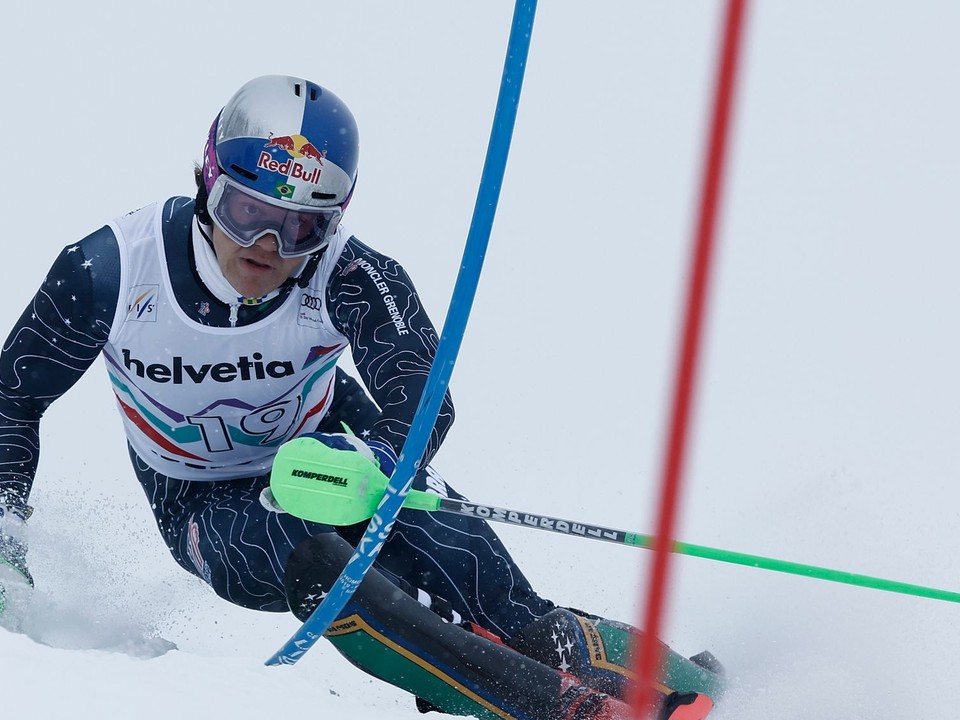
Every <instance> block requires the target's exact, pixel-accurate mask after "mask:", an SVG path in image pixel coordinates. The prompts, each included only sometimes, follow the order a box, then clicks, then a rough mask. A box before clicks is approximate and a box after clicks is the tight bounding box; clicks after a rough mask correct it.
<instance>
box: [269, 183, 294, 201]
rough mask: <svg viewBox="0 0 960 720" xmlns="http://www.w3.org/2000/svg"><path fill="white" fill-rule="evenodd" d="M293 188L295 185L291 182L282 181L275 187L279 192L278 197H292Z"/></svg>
mask: <svg viewBox="0 0 960 720" xmlns="http://www.w3.org/2000/svg"><path fill="white" fill-rule="evenodd" d="M293 190H294V187H293V185H291V184H290V183H280V184H279V185H277V186H276V187H275V188H274V189H273V191H274V192H275V193H276V194H277V197H282V198H292V197H293Z"/></svg>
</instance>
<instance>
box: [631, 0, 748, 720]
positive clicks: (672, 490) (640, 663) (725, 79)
mask: <svg viewBox="0 0 960 720" xmlns="http://www.w3.org/2000/svg"><path fill="white" fill-rule="evenodd" d="M746 4H747V1H746V0H728V2H727V11H726V20H725V26H724V30H723V41H722V44H721V47H720V57H719V62H718V67H717V75H716V85H715V88H714V92H715V94H714V107H713V119H712V123H711V127H710V140H709V147H708V150H707V154H706V156H705V165H704V171H703V186H702V189H701V197H700V208H699V212H700V216H699V221H698V224H697V231H696V240H695V245H694V248H693V256H692V269H691V273H690V277H689V285H688V292H687V306H686V317H685V320H684V327H683V335H682V340H681V347H680V354H679V362H678V365H677V367H676V377H675V385H674V396H673V408H672V415H671V420H670V426H669V436H668V439H667V443H666V448H665V452H664V465H663V469H662V470H663V475H662V479H661V489H660V508H659V517H658V523H657V532H656V535H655V536H654V544H653V566H652V570H651V573H650V582H649V586H648V587H649V590H648V592H647V606H646V614H645V617H644V622H643V624H642V627H643V629H644V635H643V636H642V638H640V639H638V640H637V641H636V642H635V645H634V653H633V657H634V658H635V660H634V662H635V668H636V670H637V681H636V682H635V683H634V684H633V687H632V691H631V696H632V697H631V705H632V707H633V711H634V716H635V717H636V718H640V719H641V720H645V719H646V718H649V717H652V713H653V711H654V708H655V698H656V695H655V690H654V686H655V683H656V682H657V676H658V668H659V667H660V661H661V658H660V648H659V645H658V642H657V638H658V637H659V635H660V625H661V620H662V617H663V610H664V605H665V600H666V593H667V581H668V569H669V559H670V548H671V547H672V545H673V542H674V526H675V524H676V523H675V520H676V515H677V506H678V504H679V498H680V485H681V479H682V477H683V467H684V461H685V454H686V444H687V443H686V441H687V429H688V426H689V420H690V413H691V406H692V405H693V399H694V397H695V390H696V378H697V365H698V362H699V354H700V338H701V328H702V326H703V317H704V314H705V308H706V305H707V290H708V285H709V280H710V265H711V261H712V256H713V246H714V234H715V233H714V230H715V226H716V217H717V210H718V208H719V206H720V198H721V192H722V190H723V169H724V161H725V159H726V149H727V136H728V128H729V124H730V114H731V106H732V104H733V95H734V86H735V84H736V79H737V66H738V61H739V55H740V38H741V34H742V32H741V30H742V26H743V18H744V15H745V14H746Z"/></svg>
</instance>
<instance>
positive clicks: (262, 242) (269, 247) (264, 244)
mask: <svg viewBox="0 0 960 720" xmlns="http://www.w3.org/2000/svg"><path fill="white" fill-rule="evenodd" d="M254 245H256V246H257V247H259V248H260V249H261V250H264V251H266V252H279V251H280V238H278V237H277V235H276V233H267V234H266V235H261V236H260V237H258V238H257V240H256V242H254Z"/></svg>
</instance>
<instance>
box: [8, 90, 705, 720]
mask: <svg viewBox="0 0 960 720" xmlns="http://www.w3.org/2000/svg"><path fill="white" fill-rule="evenodd" d="M358 154H359V141H358V132H357V126H356V123H355V121H354V118H353V116H352V114H351V113H350V111H349V109H348V108H347V107H346V105H344V103H343V102H342V101H341V100H340V99H339V98H338V97H337V96H336V95H334V94H333V93H332V92H330V91H329V90H326V89H324V88H322V87H320V86H319V85H316V84H315V83H312V82H309V81H307V80H304V79H299V78H294V77H287V76H266V77H260V78H256V79H254V80H252V81H250V82H248V83H246V84H245V85H243V87H241V88H240V90H239V91H237V93H236V94H235V95H234V96H233V97H232V98H231V99H230V101H229V102H228V103H227V104H226V106H225V107H224V108H223V109H222V110H221V112H220V113H219V114H218V116H217V117H216V119H215V120H214V122H213V125H212V126H211V128H210V131H209V134H208V138H207V143H206V146H205V149H204V154H203V160H202V163H201V164H200V165H199V166H198V167H197V168H196V172H195V176H196V181H197V193H196V197H195V198H188V197H171V198H169V199H166V200H164V201H161V202H157V203H154V204H152V205H148V206H146V207H144V208H141V209H139V210H136V211H134V212H131V213H129V214H127V215H124V216H122V217H120V218H118V219H116V220H114V221H112V222H110V223H109V224H107V225H106V226H104V227H102V228H100V229H99V230H97V231H95V232H93V233H92V234H90V235H88V236H87V237H85V238H83V239H82V240H80V241H79V242H75V243H72V244H70V245H68V246H66V247H65V248H64V249H63V251H62V252H61V253H60V255H59V257H58V258H57V259H56V260H55V262H54V264H53V266H52V268H51V269H50V271H49V273H48V275H47V277H46V278H45V280H44V282H43V284H42V286H41V287H40V289H39V290H38V292H37V293H36V295H35V296H34V297H33V300H32V301H31V302H30V304H29V305H28V307H27V308H26V310H25V311H24V313H23V314H22V316H21V317H20V319H19V321H18V322H17V323H16V326H15V327H14V328H13V330H12V331H11V333H10V335H9V337H8V339H7V341H6V344H5V345H4V347H3V351H2V354H0V426H2V430H0V451H2V458H3V463H2V466H0V586H5V587H6V588H7V589H8V590H11V591H12V590H13V589H14V588H15V587H16V586H18V585H19V586H21V587H23V586H27V585H32V583H33V581H32V579H31V576H30V572H29V569H28V565H27V559H26V553H27V538H26V526H27V521H28V519H29V517H30V513H31V512H32V508H31V507H30V506H29V504H28V499H29V494H30V490H31V486H32V484H33V480H34V476H35V473H36V470H37V462H38V457H39V437H40V436H39V423H40V418H41V416H42V415H43V413H44V411H45V410H46V408H47V407H48V406H49V405H50V404H51V403H52V402H53V401H54V400H56V399H57V398H58V397H60V396H61V395H62V394H63V393H65V392H66V391H67V390H68V389H69V388H70V387H71V386H72V385H73V384H74V383H75V382H76V381H77V380H78V379H79V378H80V376H81V375H82V374H83V373H84V372H85V371H86V370H87V368H88V367H89V366H90V365H91V364H92V363H93V362H94V360H95V359H96V358H97V357H98V356H101V355H102V356H103V358H104V360H105V364H106V368H107V373H108V375H109V378H110V381H111V383H112V387H113V391H114V394H115V397H116V403H117V407H118V409H119V411H120V414H121V417H122V420H123V424H124V428H125V431H126V438H127V443H128V449H129V454H130V459H131V461H132V463H133V468H134V472H135V474H136V476H137V479H138V480H139V482H140V484H141V485H142V486H143V490H144V492H145V494H146V497H147V500H148V501H149V503H150V505H151V508H152V509H153V512H154V514H155V517H156V522H157V526H158V528H159V531H160V533H161V535H162V537H163V540H164V542H165V543H166V545H167V547H168V548H169V550H170V552H171V553H172V555H173V557H174V559H175V560H176V561H177V563H179V564H180V565H181V566H182V567H183V568H184V569H185V570H187V571H188V572H190V573H193V574H194V575H196V576H198V577H199V578H201V579H202V580H204V581H205V582H206V583H208V584H209V585H210V586H211V587H212V588H213V590H214V591H215V592H216V593H217V594H218V595H219V596H221V597H222V598H224V599H226V600H228V601H230V602H232V603H235V604H237V605H240V606H243V607H247V608H252V609H256V610H263V611H271V612H285V611H292V612H293V613H294V615H296V617H298V618H300V619H301V620H303V619H306V618H307V617H308V616H309V615H310V613H311V612H312V611H313V610H314V609H315V608H316V607H317V605H318V604H319V603H320V602H321V601H322V598H323V596H324V595H325V593H326V592H327V591H328V590H329V589H330V588H331V586H332V585H333V583H334V582H335V580H336V578H337V577H338V575H339V573H340V571H341V569H342V568H343V566H344V565H345V563H346V561H347V560H348V559H349V557H350V555H351V553H352V549H353V547H354V545H355V544H356V542H357V540H358V539H359V537H360V535H361V534H362V531H363V529H364V527H365V523H363V524H361V525H358V526H352V527H331V526H326V525H321V524H317V523H312V522H307V521H304V520H301V519H298V518H296V517H294V516H292V515H289V514H285V513H281V512H275V508H271V507H270V506H269V504H268V503H264V502H261V493H262V491H263V490H264V489H265V488H266V487H267V486H268V483H269V472H270V468H271V463H272V460H273V457H274V455H275V454H276V451H277V448H278V447H279V446H280V445H281V444H283V443H284V442H286V441H288V440H290V439H292V438H296V437H302V436H309V437H312V438H314V440H315V441H316V442H318V443H322V444H323V445H326V446H329V447H332V448H335V449H337V450H339V451H342V452H360V453H363V454H364V455H365V456H366V457H368V458H370V459H372V460H374V461H375V462H376V463H378V464H379V466H380V468H381V470H382V471H383V472H384V473H385V474H386V475H388V476H389V475H390V473H391V472H392V471H393V469H394V467H395V464H396V462H397V454H398V452H399V450H400V448H401V447H402V445H403V442H404V440H405V438H406V435H407V432H408V431H409V428H410V423H411V421H412V418H413V416H414V413H415V409H416V407H417V404H418V401H419V398H420V395H421V392H422V390H423V387H424V384H425V380H426V377H427V374H428V372H429V369H430V366H431V362H432V360H433V357H434V353H435V349H436V346H437V334H436V331H435V329H434V326H433V325H432V323H431V322H430V319H429V317H428V316H427V314H426V312H425V310H424V308H423V307H422V304H421V302H420V298H419V297H418V295H417V292H416V290H415V289H414V286H413V284H412V283H411V281H410V278H409V277H408V276H407V274H406V272H405V271H404V270H403V268H402V267H401V266H400V264H399V263H397V262H396V261H395V260H393V259H391V258H389V257H387V256H385V255H383V254H381V253H378V252H377V251H375V250H373V249H371V248H370V247H368V246H366V245H365V244H363V243H362V242H360V240H358V239H357V238H356V237H355V236H353V235H351V234H350V232H349V231H348V230H347V229H346V227H345V226H344V225H343V224H342V222H341V218H342V216H343V213H344V211H345V210H346V208H347V205H348V204H349V202H350V198H351V196H352V194H353V191H354V187H355V184H356V179H357V163H358ZM347 349H349V350H350V352H351V353H352V356H353V359H354V362H355V365H356V368H357V372H358V374H359V376H360V377H361V378H362V380H363V385H364V386H365V388H366V390H365V389H364V387H362V386H361V385H360V384H359V383H358V382H357V381H356V380H354V379H353V377H351V376H350V375H348V374H347V373H345V372H344V371H343V370H342V369H340V368H339V367H338V366H337V360H338V358H339V357H340V356H341V354H342V353H343V352H344V351H345V350H347ZM453 417H454V411H453V404H452V402H451V399H450V397H449V395H447V396H446V397H445V399H444V403H443V407H442V410H441V412H440V414H439V417H438V419H437V422H436V425H435V427H434V429H433V432H432V435H431V437H430V441H429V444H428V447H427V450H426V453H425V456H424V459H423V462H422V465H421V468H422V469H421V470H420V471H419V472H418V473H417V475H416V478H415V481H414V485H413V487H415V488H417V489H420V490H426V491H429V492H434V493H439V494H441V495H444V496H447V497H453V498H461V497H462V496H461V495H458V494H457V493H456V491H454V490H453V488H451V486H450V485H448V484H447V483H446V481H445V480H444V479H443V478H442V477H441V476H440V475H439V474H438V473H437V472H436V471H435V470H434V469H433V468H432V467H431V466H429V465H428V463H429V461H430V459H431V458H432V457H433V455H434V454H435V453H436V452H437V449H438V447H439V445H440V443H441V442H442V440H443V438H444V436H445V435H446V433H447V431H448V429H449V428H450V425H451V423H452V421H453ZM0 594H2V590H0ZM11 596H12V593H11ZM634 633H636V631H635V630H634V629H632V628H630V627H628V626H626V625H623V624H620V623H616V622H613V621H610V620H607V619H605V618H601V617H598V616H594V615H590V614H587V613H584V612H580V611H576V610H571V609H567V608H562V607H557V606H556V605H554V604H553V603H552V602H550V601H548V600H546V599H544V598H542V597H540V596H539V595H538V594H537V593H536V592H535V591H534V590H533V588H532V587H531V585H530V583H529V582H528V581H527V579H526V578H525V577H524V575H523V574H522V572H521V571H520V569H519V568H518V567H517V566H516V565H515V564H514V562H513V560H512V559H511V557H510V555H509V553H508V552H507V550H506V549H505V548H504V547H503V545H502V544H501V542H500V540H499V539H498V538H497V536H496V535H495V533H494V532H493V531H492V530H491V529H490V527H489V526H488V525H487V524H486V523H485V522H484V521H482V520H480V519H475V518H466V517H449V516H448V517H442V518H440V517H437V516H435V515H432V514H430V513H426V512H421V511H411V510H404V511H403V512H402V513H401V514H400V516H399V518H398V520H397V522H396V524H395V526H394V529H393V531H392V534H391V536H390V539H389V540H388V541H387V542H386V544H385V545H384V547H383V549H382V551H381V553H380V555H379V558H378V560H377V562H376V564H375V566H374V569H372V570H371V571H370V573H369V574H368V576H367V578H366V579H365V580H364V582H363V583H362V584H361V585H360V587H359V589H358V590H357V592H356V593H355V595H354V596H353V598H352V599H351V601H350V602H349V603H348V604H347V606H346V607H345V608H344V610H343V611H342V613H341V614H340V615H339V616H338V618H337V620H336V622H335V623H334V624H333V625H332V626H331V627H330V629H329V630H328V632H327V633H326V636H327V637H328V638H329V640H330V641H331V642H333V643H334V645H335V646H336V647H337V648H338V650H339V651H340V652H341V653H342V654H344V655H345V656H346V657H347V658H348V659H349V660H350V661H351V662H353V663H355V664H356V665H358V666H359V667H360V668H362V669H364V670H365V671H367V672H369V673H371V674H373V675H374V676H376V677H380V678H382V679H384V680H386V681H388V682H391V683H393V684H395V685H397V686H399V687H401V688H404V689H405V690H407V691H409V692H410V693H412V694H413V695H414V696H415V697H416V702H417V706H418V707H419V708H420V709H421V710H422V711H424V712H426V711H428V710H439V711H442V712H447V713H451V714H462V715H475V716H477V717H481V718H517V719H518V720H560V719H564V720H566V719H571V720H572V719H573V718H577V719H578V720H589V719H590V718H596V719H597V720H615V719H619V718H627V717H631V713H630V709H629V707H628V706H627V704H626V702H625V695H626V691H627V686H628V682H629V680H630V672H629V669H628V659H627V653H628V651H629V649H630V646H631V642H632V641H631V638H632V637H633V634H634ZM664 657H665V661H664V668H663V672H662V676H661V678H660V682H659V684H658V686H657V689H658V691H660V693H661V696H660V697H661V702H660V706H659V709H658V713H659V715H658V716H659V717H661V718H671V719H672V720H696V719H698V718H702V717H704V716H705V715H706V714H707V713H708V712H709V710H710V708H711V707H712V705H713V702H714V701H715V700H716V699H717V696H718V694H719V691H720V689H721V687H722V680H721V678H720V670H721V669H720V668H719V665H718V664H717V663H716V661H715V660H713V658H712V656H710V655H709V653H702V654H701V655H699V656H697V657H695V658H693V659H687V658H683V657H681V656H680V655H678V654H676V653H674V652H672V651H671V650H669V648H666V647H665V646H664Z"/></svg>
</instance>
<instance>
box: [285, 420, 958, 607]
mask: <svg viewBox="0 0 960 720" xmlns="http://www.w3.org/2000/svg"><path fill="white" fill-rule="evenodd" d="M386 487H387V478H386V476H385V475H384V474H383V473H381V472H380V471H379V469H378V468H377V467H376V466H375V465H374V464H373V463H371V462H370V461H369V460H367V459H366V458H364V457H363V456H362V455H360V454H359V453H350V452H342V451H340V450H335V449H333V448H329V447H327V446H326V445H324V444H323V443H321V442H319V441H318V440H316V439H314V438H310V437H302V438H297V439H295V440H291V441H290V442H287V443H285V444H284V445H282V446H281V447H280V449H279V451H278V452H277V456H276V458H275V459H274V462H273V470H272V471H271V474H270V492H271V495H272V499H273V502H274V504H275V506H276V508H277V509H278V510H281V511H283V512H288V513H290V514H291V515H295V516H296V517H298V518H302V519H304V520H310V521H312V522H318V523H323V524H325V525H336V526H342V525H354V524H356V523H359V522H363V521H364V520H367V519H369V518H370V517H371V516H373V515H374V514H375V513H377V512H378V505H379V503H380V501H381V499H382V498H383V496H384V492H385V490H386ZM403 507H404V508H406V509H410V510H426V511H427V512H443V513H449V514H453V515H466V516H468V517H478V518H482V519H484V520H492V521H495V522H502V523H506V524H508V525H516V526H519V527H527V528H535V529H537V530H546V531H549V532H554V533H559V534H560V535H569V536H572V537H582V538H589V539H592V540H602V541H605V542H610V543H615V544H618V545H631V546H633V547H639V548H644V549H648V550H650V549H654V548H655V543H656V540H655V539H654V538H653V537H652V536H650V535H644V534H642V533H638V532H630V531H627V530H616V529H614V528H609V527H603V526H601V525H591V524H589V523H585V522H580V521H578V520H566V519H563V518H555V517H550V516H549V515H542V514H540V513H531V512H525V511H522V510H511V509H508V508H501V507H497V506H494V505H483V504H480V503H474V502H469V501H466V500H451V499H450V498H444V497H441V496H439V495H436V494H435V493H428V492H423V491H421V490H410V491H409V492H408V493H407V495H406V497H405V498H404V500H403ZM668 551H669V552H672V553H676V554H678V555H689V556H691V557H699V558H704V559H706V560H716V561H719V562H726V563H733V564H736V565H745V566H747V567H755V568H760V569H762V570H773V571H776V572H782V573H789V574H792V575H803V576H806V577H810V578H815V579H818V580H829V581H831V582H838V583H845V584H847V585H858V586H860V587H867V588H873V589H876V590H884V591H887V592H897V593H903V594H906V595H916V596H919V597H927V598H932V599H934V600H946V601H949V602H960V593H957V592H951V591H949V590H938V589H936V588H930V587H924V586H922V585H911V584H909V583H904V582H897V581H894V580H885V579H883V578H877V577H870V576H869V575H859V574H856V573H850V572H844V571H842V570H831V569H829V568H823V567H817V566H814V565H804V564H801V563H795V562H789V561H786V560H777V559H775V558H768V557H762V556H760V555H748V554H746V553H739V552H733V551H730V550H720V549H718V548H711V547H706V546H703V545H693V544H690V543H683V542H673V543H671V545H670V547H669V548H668Z"/></svg>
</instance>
